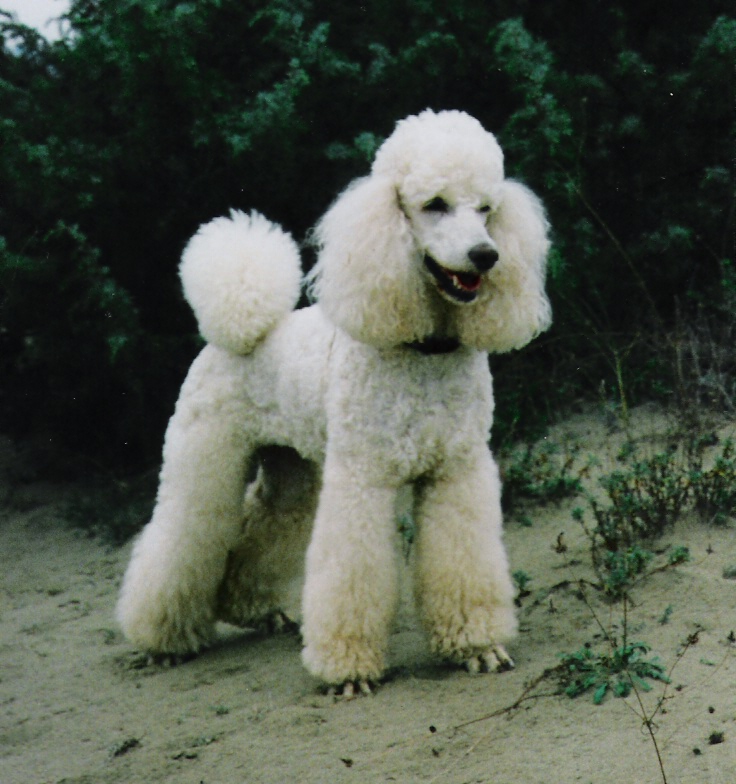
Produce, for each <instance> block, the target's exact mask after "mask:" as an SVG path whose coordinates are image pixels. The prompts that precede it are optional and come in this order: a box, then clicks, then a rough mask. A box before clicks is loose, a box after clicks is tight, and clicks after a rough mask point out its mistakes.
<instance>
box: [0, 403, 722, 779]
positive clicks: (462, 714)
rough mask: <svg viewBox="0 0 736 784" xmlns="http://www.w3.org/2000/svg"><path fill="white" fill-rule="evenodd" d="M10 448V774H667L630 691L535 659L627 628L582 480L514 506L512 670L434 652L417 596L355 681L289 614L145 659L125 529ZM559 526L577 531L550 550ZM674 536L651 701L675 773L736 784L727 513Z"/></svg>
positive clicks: (5, 751) (1, 712)
mask: <svg viewBox="0 0 736 784" xmlns="http://www.w3.org/2000/svg"><path fill="white" fill-rule="evenodd" d="M651 422H652V418H651V416H650V415H648V414H647V413H646V412H644V414H643V415H641V416H640V423H646V424H647V425H651ZM549 437H550V438H551V439H557V440H558V441H559V442H560V443H562V442H564V441H565V440H568V441H572V442H575V443H577V444H579V445H580V446H581V454H595V455H596V456H597V457H598V458H599V462H602V463H605V455H610V454H612V453H613V452H614V451H615V450H616V449H617V446H618V444H620V441H621V438H622V437H623V436H622V434H620V433H618V434H617V433H613V434H612V433H611V432H610V431H609V430H608V429H607V428H606V426H605V423H604V422H603V419H602V417H598V416H597V415H595V414H594V415H592V416H591V415H588V416H585V417H583V416H581V417H577V418H575V419H573V420H571V421H570V422H568V423H566V425H565V426H564V427H561V428H558V429H556V430H555V431H554V432H553V433H551V434H550V436H549ZM3 454H4V464H3V466H1V467H0V468H2V473H1V474H0V479H1V480H2V482H1V483H0V484H1V486H0V506H1V507H2V509H1V510H0V563H1V572H0V782H2V784H42V783H43V784H47V783H48V784H52V783H53V784H62V782H63V783H64V784H106V783H108V782H109V783H110V784H112V783H113V782H115V783H116V784H117V783H125V784H133V783H135V782H144V783H145V784H152V783H155V782H181V783H182V784H199V783H200V782H204V783H205V784H240V783H241V782H254V783H257V784H266V783H273V784H290V783H291V782H294V784H297V783H300V784H301V783H306V782H336V783H337V784H339V783H341V782H351V783H353V782H361V783H363V782H391V781H395V782H443V783H446V784H476V783H477V784H481V783H482V782H489V783H490V782H493V784H518V783H522V782H523V784H569V783H571V782H583V784H591V783H595V784H606V782H620V783H621V784H638V783H639V782H641V783H642V784H643V783H644V782H653V783H654V782H659V781H663V780H664V779H663V777H662V773H661V771H660V767H659V763H658V761H657V756H656V753H655V749H654V746H653V744H652V741H651V739H650V737H649V735H648V733H647V731H646V729H645V727H644V726H643V723H642V720H641V718H640V716H639V715H638V714H640V713H641V707H640V706H639V704H638V701H637V698H636V696H635V695H632V696H631V697H629V698H627V699H621V698H613V697H608V698H607V699H606V700H605V701H604V703H603V704H602V705H600V706H596V705H594V704H593V702H592V699H591V696H590V695H584V696H581V697H579V698H577V699H575V700H572V699H569V698H568V697H566V696H564V695H561V694H559V686H558V683H557V681H556V680H555V679H554V678H553V677H551V676H550V677H546V678H545V677H541V676H542V675H543V673H544V672H545V671H546V670H548V669H549V668H554V667H555V666H556V665H557V664H558V662H559V659H558V655H559V654H560V653H562V652H572V651H575V650H578V649H579V648H580V647H581V646H582V645H583V644H585V643H593V644H594V645H598V644H599V643H600V636H601V635H600V628H599V625H598V621H600V622H601V624H602V625H603V626H604V627H605V628H607V629H609V630H613V631H614V632H616V631H617V630H618V631H620V625H621V612H622V611H621V607H620V605H619V606H613V607H612V606H610V605H609V604H607V603H605V602H604V601H603V600H602V598H601V597H600V596H599V595H598V594H597V592H596V591H594V590H592V589H590V590H589V591H587V592H586V595H587V597H588V604H586V602H584V601H582V600H581V598H580V595H579V592H578V590H577V588H576V583H575V580H577V579H580V578H592V573H591V571H590V568H589V564H590V557H589V551H588V546H587V544H586V541H585V539H584V537H583V536H582V534H581V531H580V527H579V525H578V524H577V523H575V522H574V521H573V520H572V518H571V514H570V512H571V509H572V508H573V507H574V506H575V505H579V504H580V499H577V500H571V501H565V502H564V503H562V504H559V505H546V506H544V507H541V508H540V507H537V508H529V509H527V510H525V512H524V514H525V515H526V516H528V517H529V518H531V521H532V525H531V526H529V525H528V524H527V525H523V524H521V523H520V522H517V521H515V520H510V521H509V522H508V523H507V533H506V541H507V546H508V549H509V553H510V557H511V561H512V569H513V570H523V571H524V572H526V573H527V574H528V575H529V576H530V577H531V580H530V582H529V585H528V588H529V590H530V594H529V595H528V596H526V597H524V598H523V599H522V600H521V608H520V610H519V613H520V620H521V633H520V635H519V638H518V639H517V641H516V642H515V643H514V644H513V646H511V649H510V652H511V653H512V655H513V656H514V659H515V661H516V665H517V667H516V669H515V670H514V671H512V672H507V673H503V674H500V675H477V676H471V675H469V674H467V673H465V672H462V671H457V670H454V669H449V668H446V667H443V666H441V665H438V664H437V663H436V662H433V661H432V660H431V659H430V658H429V657H428V656H427V654H426V649H425V646H424V642H423V639H422V635H421V633H420V631H419V630H418V626H417V623H416V619H415V618H414V615H413V611H412V608H411V602H409V601H408V599H407V601H406V602H405V605H404V606H403V607H402V611H401V614H400V617H399V618H398V621H397V624H396V630H395V633H394V636H393V639H392V657H391V664H392V666H391V670H390V672H389V675H388V677H387V679H386V681H385V682H384V683H383V684H382V685H381V687H380V688H379V689H378V690H377V693H376V694H375V695H374V696H372V697H368V698H365V697H362V698H360V699H356V700H353V701H350V702H344V701H340V700H337V699H335V698H333V697H331V696H328V695H326V694H324V693H322V692H321V691H320V689H319V687H318V684H316V683H315V682H314V681H313V680H312V679H311V678H310V676H309V675H308V674H307V673H306V672H305V670H304V669H303V668H302V665H301V663H300V657H299V641H298V638H297V637H296V636H295V635H282V636H274V637H267V636H262V635H259V634H256V633H254V632H247V631H241V630H235V629H231V628H224V627H223V630H222V631H223V635H222V641H221V644H219V645H218V646H217V647H215V648H214V649H213V650H211V651H209V652H207V653H206V654H204V655H202V656H200V657H199V658H198V659H195V660H194V661H191V662H189V663H187V664H184V665H180V666H177V667H169V668H165V667H159V666H148V665H146V663H145V660H144V658H143V657H141V656H140V655H138V654H137V653H136V652H135V651H133V650H132V649H131V648H130V646H129V645H128V644H127V643H126V642H125V640H124V639H122V637H121V635H120V633H119V631H118V630H117V628H116V626H115V621H114V617H113V608H114V603H115V599H116V594H117V591H118V587H119V584H120V579H121V575H122V572H123V570H124V568H125V564H126V561H127V558H128V554H129V545H128V546H126V547H123V548H120V549H118V548H112V547H110V546H109V545H105V544H104V543H103V542H101V541H99V540H97V539H91V538H89V537H87V536H85V535H84V534H83V533H80V532H78V531H75V530H73V529H71V528H70V527H69V525H68V524H67V523H66V522H65V520H64V516H65V509H66V503H67V502H68V500H69V496H70V493H71V492H73V491H78V490H79V488H78V487H77V488H73V487H69V486H58V485H49V484H44V483H42V482H39V481H35V482H30V483H28V482H26V483H22V484H18V483H17V481H15V482H14V481H11V480H12V476H13V470H12V466H13V452H12V448H11V447H10V446H9V445H8V444H7V442H5V445H4V449H3ZM591 481H592V480H591ZM562 531H564V532H565V542H566V543H567V546H568V550H567V552H565V553H556V552H555V549H554V545H555V543H556V541H557V537H558V534H559V533H560V532H562ZM671 544H676V545H686V546H688V547H689V548H690V551H691V554H692V560H691V561H690V562H689V563H687V564H684V565H682V566H680V567H678V568H676V569H671V570H666V571H663V572H660V573H658V574H655V575H653V576H652V577H650V578H649V579H648V580H647V582H646V583H645V584H644V585H643V586H641V587H639V588H637V589H636V590H635V591H634V594H633V599H634V603H635V607H634V608H633V609H631V610H630V613H629V617H628V627H629V634H630V638H634V639H639V640H643V641H645V642H647V643H648V644H649V645H650V646H651V647H652V653H653V654H656V655H658V656H659V657H660V659H661V660H662V662H663V663H664V664H665V665H666V667H667V669H668V670H669V669H671V668H672V667H674V669H673V671H672V683H671V684H670V685H669V686H668V687H665V686H664V685H663V684H661V683H653V686H654V688H653V689H652V691H651V692H649V693H647V694H642V700H643V705H644V708H645V710H646V711H648V712H650V713H651V712H652V711H654V710H655V707H656V705H657V701H658V700H659V699H661V698H662V696H663V695H664V696H665V697H666V699H665V701H664V704H663V711H661V712H658V713H657V715H656V716H655V718H654V722H655V725H656V738H657V743H658V745H659V749H660V752H661V756H662V762H663V765H664V769H665V775H666V780H667V781H668V782H670V784H675V783H677V782H679V783H680V784H734V782H736V646H735V645H734V644H733V642H732V641H729V636H730V637H731V640H732V638H733V630H734V629H735V628H736V580H734V579H727V578H725V577H724V571H725V570H727V569H728V568H729V567H733V566H735V565H736V537H735V536H734V526H733V524H732V525H731V526H730V527H729V528H723V527H721V528H716V527H708V526H706V525H704V524H703V523H700V522H697V521H694V520H691V521H686V522H684V523H683V524H681V525H679V526H678V527H677V528H676V529H675V530H674V531H673V532H672V533H671V534H667V535H666V536H665V537H664V539H663V540H661V541H660V542H658V543H657V546H658V548H659V547H662V548H664V547H666V546H667V545H671ZM663 557H664V556H663ZM406 593H407V597H408V595H409V592H408V591H407V592H406ZM588 605H590V606H588ZM667 608H670V610H667ZM666 611H667V613H666ZM593 612H595V614H596V615H597V617H598V621H596V619H595V617H594V615H593ZM665 615H666V617H667V622H666V623H663V622H662V620H663V618H664V617H665ZM688 638H689V639H690V644H689V645H687V644H686V641H687V640H688ZM683 650H684V654H683ZM540 678H541V680H540ZM536 681H538V683H537V684H536V686H534V687H533V688H531V690H529V688H528V687H529V685H530V684H533V683H535V682H536ZM522 698H523V699H522ZM520 700H521V701H520ZM514 706H516V707H514ZM718 738H721V739H722V742H719V743H713V742H712V741H713V740H714V739H718Z"/></svg>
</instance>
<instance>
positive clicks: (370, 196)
mask: <svg viewBox="0 0 736 784" xmlns="http://www.w3.org/2000/svg"><path fill="white" fill-rule="evenodd" d="M315 237H316V240H317V245H318V247H319V251H320V254H319V259H318V263H317V265H316V266H315V268H314V270H313V271H312V273H311V274H310V285H311V290H312V293H313V296H314V297H315V298H316V299H317V300H318V302H319V303H320V305H321V307H322V308H323V310H324V311H325V312H326V314H327V316H328V317H329V318H330V319H332V321H333V322H334V323H335V324H337V325H338V326H339V327H341V328H342V329H344V330H345V331H346V332H348V333H349V334H350V335H351V336H352V337H354V338H355V339H356V340H359V341H361V342H364V343H369V344H372V345H376V346H381V347H389V346H397V345H401V344H410V343H415V342H422V341H424V340H426V339H428V338H432V339H436V338H443V339H450V340H456V341H458V342H459V343H460V344H462V345H466V346H470V347H473V348H477V349H480V350H483V351H507V350H509V349H512V348H518V347H520V346H522V345H524V344H525V343H527V342H528V341H529V340H531V339H532V338H533V337H534V336H535V335H536V334H538V333H539V332H541V331H542V330H544V329H546V327H547V326H548V325H549V323H550V307H549V302H548V300H547V297H546V295H545V293H544V277H545V275H544V269H545V259H546V254H547V249H548V246H549V243H548V240H547V222H546V219H545V216H544V211H543V209H542V207H541V204H540V203H539V201H538V200H537V199H536V197H535V196H534V195H533V194H532V193H531V192H530V191H528V190H527V189H526V188H525V187H524V186H522V185H520V184H518V183H515V182H513V181H511V180H506V179H505V178H504V170H503V153H502V151H501V148H500V147H499V145H498V143H497V141H496V139H495V137H494V136H493V135H492V134H491V133H488V132H487V131H486V130H485V129H484V128H483V127H482V126H481V124H480V123H479V122H478V121H477V120H475V119H473V118H472V117H470V116H469V115H467V114H464V113H462V112H456V111H449V112H439V113H435V112H432V111H430V110H427V111H425V112H422V113H421V114H419V115H417V116H414V117H409V118H407V119H405V120H402V121H401V122H399V123H398V125H397V126H396V129H395V131H394V133H393V134H392V135H391V136H390V137H389V138H388V139H387V140H386V141H385V142H384V144H383V145H382V146H381V147H380V149H379V150H378V152H377V154H376V157H375V161H374V163H373V167H372V170H371V174H370V175H369V176H368V177H365V178H363V179H361V180H357V181H356V182H354V183H353V184H352V185H351V186H349V187H348V189H347V190H346V191H345V192H344V193H343V194H342V195H341V196H340V197H339V198H338V200H337V201H336V202H335V204H334V205H333V206H332V207H331V208H330V210H329V211H328V212H327V214H326V215H325V216H324V217H323V219H322V220H321V221H320V223H319V224H318V225H317V227H316V229H315Z"/></svg>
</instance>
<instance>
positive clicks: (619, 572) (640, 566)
mask: <svg viewBox="0 0 736 784" xmlns="http://www.w3.org/2000/svg"><path fill="white" fill-rule="evenodd" d="M598 558H599V562H598V563H597V564H596V563H595V562H594V565H595V566H596V569H597V572H598V576H599V577H600V578H601V582H602V584H603V589H604V591H605V592H606V594H608V596H610V597H612V598H614V599H620V598H621V597H622V596H623V595H624V594H625V593H626V592H627V591H628V590H629V588H630V587H631V585H632V583H633V581H634V580H635V579H636V578H637V577H639V576H640V575H641V574H643V573H644V571H645V569H646V568H647V566H648V565H649V563H650V561H651V560H652V558H654V554H653V553H651V552H650V551H649V550H644V549H642V548H641V547H639V546H638V545H633V546H632V547H629V548H627V549H626V550H624V551H616V552H611V551H610V550H604V551H603V553H602V554H598Z"/></svg>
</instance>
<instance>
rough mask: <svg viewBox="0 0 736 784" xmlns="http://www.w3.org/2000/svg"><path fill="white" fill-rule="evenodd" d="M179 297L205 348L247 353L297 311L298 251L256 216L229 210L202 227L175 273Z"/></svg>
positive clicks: (281, 233) (286, 236) (287, 238)
mask: <svg viewBox="0 0 736 784" xmlns="http://www.w3.org/2000/svg"><path fill="white" fill-rule="evenodd" d="M179 275H180V277H181V281H182V285H183V287H184V296H185V297H186V299H187V302H189V304H190V305H191V307H192V310H193V311H194V315H195V316H196V317H197V321H198V323H199V330H200V332H201V333H202V336H203V337H204V338H205V340H207V342H208V343H212V344H213V345H215V346H218V347H219V348H224V349H226V350H227V351H230V352H232V353H234V354H248V353H249V352H250V351H252V350H253V348H254V347H255V345H256V344H257V343H258V341H259V340H261V339H262V338H264V337H265V336H266V335H267V334H268V333H269V332H270V331H271V330H272V329H273V328H274V327H275V326H276V325H277V324H278V322H279V321H281V319H282V318H284V316H286V315H287V314H288V313H290V312H291V311H292V310H294V308H295V307H296V304H297V301H298V299H299V294H300V290H301V262H300V257H299V249H298V248H297V245H296V243H295V242H294V240H293V239H292V237H291V235H290V234H288V233H286V232H285V231H283V229H281V227H280V226H278V225H276V224H275V223H272V222H271V221H269V220H267V219H266V218H264V217H263V215H260V214H259V213H257V212H252V213H251V214H250V215H246V214H245V213H243V212H239V211H237V210H232V211H231V212H230V217H229V218H216V219H215V220H213V221H211V222H210V223H206V224H205V225H204V226H201V227H200V229H199V231H198V232H197V233H196V234H195V235H194V237H192V239H191V240H190V241H189V244H188V245H187V247H186V248H185V249H184V253H183V255H182V259H181V266H180V268H179Z"/></svg>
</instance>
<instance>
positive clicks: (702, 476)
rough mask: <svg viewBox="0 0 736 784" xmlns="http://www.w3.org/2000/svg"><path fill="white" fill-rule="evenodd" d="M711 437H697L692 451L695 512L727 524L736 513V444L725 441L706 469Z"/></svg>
mask: <svg viewBox="0 0 736 784" xmlns="http://www.w3.org/2000/svg"><path fill="white" fill-rule="evenodd" d="M710 445H711V441H709V440H707V439H703V438H700V439H696V440H695V441H694V442H693V444H692V445H691V447H690V450H689V462H690V471H689V483H690V493H691V496H692V501H693V505H694V507H695V511H696V512H697V513H698V515H699V516H700V517H701V519H703V520H707V521H709V522H714V523H715V524H716V525H725V523H726V521H727V520H728V518H729V517H731V516H733V515H734V514H736V445H735V444H734V442H733V440H732V439H728V440H727V441H725V442H724V444H723V447H722V449H721V452H720V454H718V455H716V458H715V460H714V462H713V465H712V466H711V467H710V468H705V467H704V465H703V463H704V451H705V447H707V446H710Z"/></svg>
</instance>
